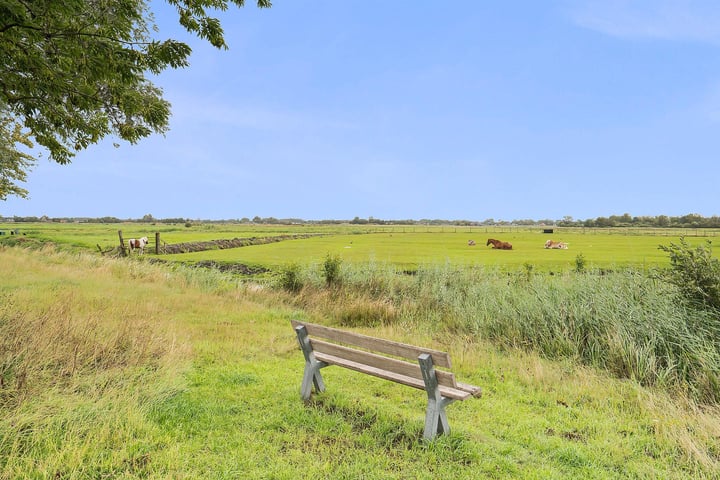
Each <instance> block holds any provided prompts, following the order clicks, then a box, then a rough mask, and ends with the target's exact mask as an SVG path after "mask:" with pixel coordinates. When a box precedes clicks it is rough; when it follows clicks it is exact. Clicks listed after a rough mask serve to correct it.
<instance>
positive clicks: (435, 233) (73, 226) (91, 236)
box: [0, 223, 720, 270]
mask: <svg viewBox="0 0 720 480" xmlns="http://www.w3.org/2000/svg"><path fill="white" fill-rule="evenodd" d="M11 229H19V230H20V233H21V234H24V235H26V236H27V237H30V238H38V239H46V240H52V241H54V242H59V243H60V244H65V245H69V246H72V247H80V248H87V249H89V250H95V251H97V246H98V245H99V246H100V247H101V248H103V249H106V248H109V247H113V246H115V245H117V244H118V243H119V240H118V230H121V231H122V233H123V237H124V238H125V239H128V238H133V237H140V236H148V237H149V238H150V241H151V244H150V246H149V247H148V251H149V252H150V253H152V252H154V247H155V245H154V242H155V233H156V232H157V233H159V234H160V240H161V243H167V244H175V243H184V242H200V241H207V240H218V239H231V238H250V237H266V236H267V237H273V236H279V235H287V234H290V235H298V234H317V235H318V236H317V237H312V238H304V239H297V240H288V241H283V242H278V243H271V244H267V245H254V246H248V247H242V248H234V249H224V250H210V251H203V252H194V253H183V254H176V255H159V258H162V259H165V260H170V261H178V262H197V261H202V260H213V261H217V262H227V263H244V264H248V265H261V266H265V267H269V268H278V267H282V266H286V265H288V264H289V263H303V264H313V263H319V262H321V261H322V260H323V259H324V258H325V257H326V256H327V255H333V256H337V257H339V258H341V259H342V260H343V261H347V262H351V263H367V262H378V263H388V264H393V265H398V266H402V267H408V268H414V267H416V266H418V265H427V264H437V263H451V264H457V265H488V266H495V267H501V268H519V267H523V266H525V265H532V266H533V267H537V268H539V269H543V270H566V269H569V268H573V267H574V266H575V262H576V259H577V257H578V255H581V256H582V257H583V259H584V261H585V262H586V263H587V267H588V268H594V267H596V268H609V269H612V268H616V267H623V266H633V267H639V268H645V267H651V266H657V265H666V264H667V255H666V254H665V253H664V252H662V251H661V250H659V249H658V246H659V245H660V244H668V243H669V242H671V241H675V242H676V241H677V239H678V238H679V237H680V235H683V234H686V235H689V237H688V239H689V241H690V243H700V242H704V241H706V240H713V239H714V238H715V236H716V235H718V233H720V232H718V231H715V230H690V231H687V230H677V229H667V230H660V229H647V230H642V229H632V230H631V229H598V230H592V229H557V228H556V229H555V233H554V234H552V235H549V234H543V233H542V229H541V228H539V227H536V228H526V227H517V228H510V227H502V228H500V227H449V226H445V227H434V226H427V227H419V226H417V227H409V226H357V225H243V224H195V225H192V226H191V227H186V226H184V225H163V224H136V223H128V224H80V223H66V224H63V223H35V224H22V223H18V224H0V231H5V232H9V231H10V230H11ZM490 237H493V238H499V239H501V240H505V241H509V242H511V243H512V244H513V247H514V248H513V250H511V251H499V250H493V249H492V248H491V247H489V246H486V245H485V243H486V240H487V238H490ZM550 238H552V239H554V240H559V241H563V242H567V243H568V244H569V248H568V250H548V249H545V248H543V245H544V243H545V241H546V240H548V239H550ZM471 239H472V240H474V241H475V242H476V243H477V245H476V246H473V247H470V246H468V240H471ZM715 254H716V255H717V254H718V252H715Z"/></svg>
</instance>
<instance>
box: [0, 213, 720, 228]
mask: <svg viewBox="0 0 720 480" xmlns="http://www.w3.org/2000/svg"><path fill="white" fill-rule="evenodd" d="M0 221H5V222H18V223H22V222H56V223H68V222H79V223H83V222H86V223H128V222H134V223H161V224H177V223H181V224H185V225H186V226H190V225H192V224H193V223H241V224H257V225H341V224H348V223H349V224H351V225H409V226H411V225H447V226H557V227H586V228H610V227H652V228H720V217H718V216H717V215H713V216H712V217H703V216H702V215H699V214H697V213H690V214H687V215H683V216H680V217H671V216H667V215H658V216H656V217H652V216H640V217H634V216H631V215H630V214H629V213H625V214H623V215H611V216H609V217H597V218H590V219H587V220H575V219H573V218H572V217H570V216H566V217H563V218H562V219H561V220H551V219H542V220H531V219H523V220H495V219H493V218H488V219H486V220H483V221H475V220H442V219H420V220H409V219H407V220H382V219H379V218H374V217H368V218H360V217H355V218H353V219H352V220H342V219H340V220H304V219H301V218H275V217H259V216H255V217H253V218H252V219H250V218H248V217H243V218H236V219H225V220H201V219H195V220H191V219H189V218H180V217H178V218H155V217H153V216H152V215H151V214H146V215H144V216H143V217H142V218H139V219H120V218H117V217H97V218H89V217H62V218H50V217H48V216H42V217H20V216H14V217H6V218H0Z"/></svg>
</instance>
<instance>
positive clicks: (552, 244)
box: [545, 240, 568, 250]
mask: <svg viewBox="0 0 720 480" xmlns="http://www.w3.org/2000/svg"><path fill="white" fill-rule="evenodd" d="M545 248H561V249H563V250H567V248H568V244H567V243H565V242H553V241H552V240H548V241H547V242H545Z"/></svg>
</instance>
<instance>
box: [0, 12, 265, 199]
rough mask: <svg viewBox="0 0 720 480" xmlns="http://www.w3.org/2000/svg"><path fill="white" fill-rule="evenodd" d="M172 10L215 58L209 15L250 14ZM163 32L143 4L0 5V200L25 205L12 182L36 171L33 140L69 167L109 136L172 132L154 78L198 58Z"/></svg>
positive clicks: (216, 26)
mask: <svg viewBox="0 0 720 480" xmlns="http://www.w3.org/2000/svg"><path fill="white" fill-rule="evenodd" d="M166 1H167V3H168V4H170V5H172V6H174V7H175V9H176V10H177V13H178V20H179V23H180V24H181V25H182V26H183V27H184V28H185V29H186V30H187V31H188V32H190V33H192V34H195V35H197V36H198V37H200V38H202V39H205V40H207V41H208V42H210V44H212V45H213V46H215V47H217V48H227V45H226V43H225V39H224V34H223V29H222V26H221V25H220V22H219V20H217V19H216V18H213V17H212V16H211V13H212V11H214V10H221V11H222V10H226V9H227V8H228V7H229V6H230V4H234V5H236V6H238V7H242V6H243V5H244V0H166ZM257 6H258V7H261V8H262V7H270V1H269V0H257ZM156 30H157V28H156V25H155V23H154V21H153V16H152V12H151V11H150V7H149V3H148V2H146V1H145V0H63V1H56V0H32V1H29V0H0V134H2V137H1V138H0V155H2V158H1V159H0V199H5V198H6V197H7V196H8V195H18V196H26V195H27V191H25V190H23V189H21V188H20V187H18V186H17V185H15V182H16V181H24V180H25V173H26V171H27V169H28V168H29V167H30V166H31V164H32V158H30V157H28V156H27V154H26V153H21V149H20V148H21V146H22V145H25V146H29V145H30V144H29V142H30V139H31V138H32V139H34V141H35V143H37V144H38V145H39V146H41V147H44V148H45V149H46V150H47V152H48V154H49V157H50V159H51V160H53V161H56V162H58V163H60V164H66V163H69V162H70V160H71V159H72V157H73V156H74V155H75V154H76V153H77V152H78V151H81V150H83V149H85V148H87V147H88V146H89V145H91V144H94V143H97V142H98V141H99V140H100V139H102V138H104V137H106V136H108V135H116V136H117V137H119V138H120V139H122V140H125V141H128V142H130V143H136V142H138V141H139V140H140V139H142V138H144V137H147V136H149V135H151V134H153V133H163V132H165V131H166V130H167V128H168V122H169V117H170V104H169V103H168V102H167V101H166V100H165V99H164V98H163V97H162V90H161V89H160V88H158V87H157V86H155V85H154V84H153V83H152V82H151V81H150V80H148V78H147V75H148V74H157V73H160V72H162V71H163V70H165V69H168V68H180V67H186V66H188V59H189V56H190V53H191V49H190V47H189V46H188V45H187V44H185V43H183V42H180V41H177V40H174V39H165V40H158V39H156V38H154V37H153V34H154V33H156Z"/></svg>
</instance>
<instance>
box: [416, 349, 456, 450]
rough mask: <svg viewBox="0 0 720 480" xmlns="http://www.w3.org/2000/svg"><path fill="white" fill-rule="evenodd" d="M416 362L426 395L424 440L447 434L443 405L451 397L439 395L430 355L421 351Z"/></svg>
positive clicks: (447, 423)
mask: <svg viewBox="0 0 720 480" xmlns="http://www.w3.org/2000/svg"><path fill="white" fill-rule="evenodd" d="M418 362H419V363H420V370H421V371H422V375H423V380H424V381H425V391H426V392H427V396H428V406H427V410H426V412H425V431H424V433H423V437H424V438H425V439H426V440H432V439H433V438H435V435H438V434H439V435H443V434H445V435H447V434H449V433H450V423H449V422H448V418H447V413H446V412H445V407H446V406H447V405H448V404H449V403H451V402H452V401H453V399H452V398H447V397H443V396H442V395H440V389H439V388H438V382H437V376H436V375H435V367H434V366H433V361H432V357H431V356H430V355H429V354H427V353H423V354H422V355H420V356H419V357H418Z"/></svg>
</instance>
